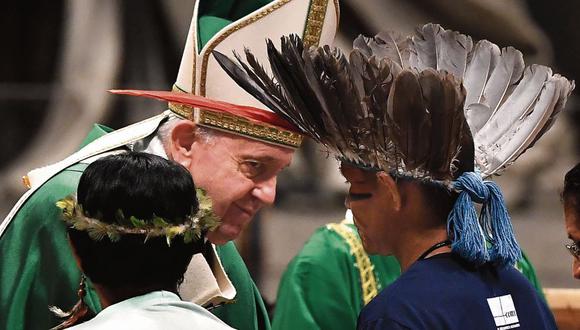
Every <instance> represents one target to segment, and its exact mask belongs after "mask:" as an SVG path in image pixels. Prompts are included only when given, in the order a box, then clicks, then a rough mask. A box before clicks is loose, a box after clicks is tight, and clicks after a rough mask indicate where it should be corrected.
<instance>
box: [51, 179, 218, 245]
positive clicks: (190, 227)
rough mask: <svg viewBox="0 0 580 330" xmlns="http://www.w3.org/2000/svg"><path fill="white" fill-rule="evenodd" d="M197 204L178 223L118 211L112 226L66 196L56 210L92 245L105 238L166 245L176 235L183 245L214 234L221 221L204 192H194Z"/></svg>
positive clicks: (58, 202) (174, 220)
mask: <svg viewBox="0 0 580 330" xmlns="http://www.w3.org/2000/svg"><path fill="white" fill-rule="evenodd" d="M196 194H197V199H198V201H199V210H198V211H197V212H194V211H193V210H192V212H191V213H190V214H188V215H187V216H185V217H184V218H181V219H173V221H168V219H165V218H163V217H160V216H156V215H153V217H152V218H151V219H146V220H145V219H139V218H137V217H135V216H129V217H127V216H125V215H124V214H123V211H121V210H118V211H117V212H116V214H115V222H114V223H107V222H104V221H101V220H99V216H97V217H89V216H88V215H87V214H86V213H85V212H84V210H83V207H82V205H81V204H79V203H78V202H77V199H76V197H75V196H74V195H69V196H67V197H65V198H63V199H61V200H59V201H57V202H56V206H57V207H58V208H59V209H60V210H61V211H62V219H63V221H64V222H65V223H66V224H67V225H68V226H70V227H71V228H74V229H76V230H79V231H86V232H87V233H88V235H89V237H90V238H91V239H93V240H95V241H100V240H102V239H103V238H104V237H105V236H107V237H108V238H109V239H110V240H111V242H117V241H118V240H120V239H121V236H122V235H130V234H132V235H144V236H145V242H147V240H148V239H149V238H150V237H160V236H165V238H166V240H167V245H171V240H172V239H173V238H174V237H175V236H178V235H182V236H183V241H184V242H185V243H190V242H192V241H196V240H199V239H201V237H202V235H203V234H205V233H206V232H208V231H213V230H215V229H216V228H217V227H218V226H219V225H220V219H219V217H218V216H217V215H215V213H214V212H213V209H212V202H211V199H210V198H209V196H207V194H206V192H205V191H204V190H203V189H199V188H198V189H196Z"/></svg>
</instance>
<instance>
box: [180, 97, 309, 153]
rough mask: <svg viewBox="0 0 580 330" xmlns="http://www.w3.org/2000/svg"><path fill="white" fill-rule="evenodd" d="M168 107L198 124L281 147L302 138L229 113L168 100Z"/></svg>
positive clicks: (292, 146) (292, 143)
mask: <svg viewBox="0 0 580 330" xmlns="http://www.w3.org/2000/svg"><path fill="white" fill-rule="evenodd" d="M173 90H174V91H179V92H183V90H181V89H180V88H179V87H177V86H173ZM169 109H170V110H171V111H173V112H174V113H176V114H178V115H179V116H181V117H183V118H186V119H189V120H191V121H193V122H194V123H196V124H198V125H200V126H204V127H208V128H212V129H216V130H220V131H224V132H226V133H231V134H236V135H241V136H244V137H247V138H250V139H254V140H258V141H261V142H267V143H271V144H275V145H279V146H283V147H290V148H299V147H300V145H301V144H302V140H303V139H304V136H303V135H301V134H299V133H296V132H292V131H289V130H286V129H283V128H281V127H277V126H273V125H268V124H266V123H259V122H256V121H252V120H249V119H247V118H244V117H241V116H236V115H233V114H229V113H223V112H217V111H210V110H205V109H200V108H194V107H190V106H188V105H183V104H179V103H174V102H169Z"/></svg>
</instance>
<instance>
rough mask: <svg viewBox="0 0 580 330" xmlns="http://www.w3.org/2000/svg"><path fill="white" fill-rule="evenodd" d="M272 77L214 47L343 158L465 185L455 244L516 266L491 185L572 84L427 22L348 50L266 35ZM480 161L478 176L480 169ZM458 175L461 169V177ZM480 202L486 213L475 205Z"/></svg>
mask: <svg viewBox="0 0 580 330" xmlns="http://www.w3.org/2000/svg"><path fill="white" fill-rule="evenodd" d="M267 49H268V59H269V62H270V63H269V64H270V69H271V73H272V75H273V77H271V76H270V74H268V73H267V71H266V70H265V69H264V68H263V67H262V66H261V64H260V63H258V62H257V61H256V60H255V57H254V55H253V54H252V53H251V51H249V50H247V49H246V50H245V58H246V61H244V60H243V59H242V58H241V56H239V55H238V54H234V55H235V57H236V59H237V62H238V63H235V62H233V61H232V60H230V59H229V58H228V57H227V56H225V55H223V54H220V53H217V52H214V56H215V57H216V59H217V61H218V63H219V64H220V65H221V66H222V68H223V69H224V70H225V71H226V72H227V73H228V74H229V75H230V76H231V77H232V78H233V79H234V80H235V81H236V82H237V83H238V84H239V85H240V86H241V87H242V88H244V89H245V90H246V91H247V92H249V93H250V94H251V95H253V96H254V97H256V98H257V99H258V100H260V101H261V102H262V103H264V104H265V105H266V106H268V107H269V108H270V109H272V110H274V111H275V112H276V113H278V114H279V115H280V116H282V117H283V118H284V119H286V120H287V121H289V122H291V123H292V124H294V125H295V126H296V127H298V128H299V129H300V130H302V131H303V132H305V133H306V134H308V135H310V136H311V137H312V138H313V139H314V140H316V141H318V142H320V143H322V144H323V145H325V146H326V147H327V148H329V149H330V151H332V152H334V153H336V154H337V155H338V156H339V157H340V158H341V159H343V160H347V161H350V162H352V163H355V164H356V165H358V166H361V167H372V168H377V169H381V170H385V171H388V172H390V173H395V174H397V175H405V176H412V177H414V178H420V179H425V180H429V181H436V182H444V183H446V184H447V186H448V187H449V188H450V189H453V190H455V191H456V192H458V193H459V196H458V199H457V201H456V203H455V205H454V207H453V209H452V211H451V212H450V214H449V217H448V219H447V226H448V233H449V237H450V239H451V240H452V250H453V251H455V252H457V253H459V254H460V255H462V256H463V257H464V258H466V259H467V260H469V261H471V262H474V263H477V264H479V263H483V262H487V261H494V262H498V263H500V264H514V263H515V261H516V260H517V259H518V258H520V256H521V254H520V250H519V247H518V244H517V242H516V240H515V236H514V234H513V229H512V226H511V223H510V218H509V214H508V213H507V209H506V207H505V203H504V201H503V196H502V194H501V190H500V189H499V187H498V186H497V185H496V184H495V183H493V182H491V181H483V180H482V177H488V176H490V175H492V174H495V173H498V172H499V171H501V170H502V169H505V168H506V167H507V166H509V165H510V164H512V163H513V162H514V161H515V160H516V159H517V158H518V157H519V156H520V155H521V154H522V153H523V152H524V151H526V150H527V149H528V148H530V147H531V146H533V144H534V143H535V142H536V141H537V140H538V139H539V138H540V137H541V136H542V135H543V134H544V133H545V132H546V131H547V130H548V129H549V128H550V126H551V125H552V124H553V122H554V120H555V118H556V116H557V115H558V114H559V112H560V111H561V110H562V108H563V107H564V105H565V103H566V99H567V97H568V96H569V95H570V93H571V91H572V90H573V89H574V82H571V81H568V80H567V79H566V78H564V77H562V76H560V75H557V74H552V71H551V70H550V68H548V67H545V66H541V65H532V66H530V67H527V68H526V67H525V65H524V62H523V56H522V54H521V53H520V52H519V51H518V50H516V49H514V48H512V47H507V48H504V49H501V50H500V49H499V47H497V46H496V45H494V44H492V43H491V42H489V41H486V40H482V41H479V42H477V43H475V45H474V43H473V41H472V39H471V38H470V37H469V36H466V35H463V34H460V33H458V32H455V31H450V30H445V29H443V28H442V27H441V26H439V25H435V24H427V25H424V26H422V27H420V28H419V29H417V31H416V33H415V35H413V36H411V37H408V38H403V37H401V36H399V35H397V34H396V33H394V32H386V33H380V34H378V35H377V36H375V37H374V38H365V37H362V36H361V37H359V38H357V39H356V40H355V41H354V49H353V51H352V52H351V53H350V54H349V55H348V56H346V55H344V54H343V53H342V52H341V51H340V50H339V49H336V48H332V47H329V46H323V47H318V48H314V47H312V48H309V49H305V48H304V46H303V43H302V41H301V40H300V39H299V38H298V37H296V36H290V37H283V38H282V42H281V49H280V51H279V50H278V49H276V47H274V45H273V43H272V42H271V41H268V47H267ZM474 166H475V167H476V168H477V172H474ZM459 174H461V175H460V176H459ZM474 202H476V203H481V204H482V209H481V215H480V216H479V217H478V215H477V212H476V209H475V207H474V205H473V203H474Z"/></svg>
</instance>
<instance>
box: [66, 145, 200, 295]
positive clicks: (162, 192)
mask: <svg viewBox="0 0 580 330" xmlns="http://www.w3.org/2000/svg"><path fill="white" fill-rule="evenodd" d="M77 199H78V203H79V204H80V205H82V207H83V210H84V212H85V215H87V216H90V217H94V218H98V219H99V220H100V221H102V222H107V223H113V222H115V221H116V220H115V214H117V213H118V210H121V211H122V212H123V214H124V216H125V217H126V218H128V217H130V216H135V217H136V218H138V219H143V220H149V219H152V218H153V217H154V216H159V217H162V218H164V219H165V220H166V221H168V222H175V221H176V220H177V219H183V218H184V217H185V216H186V215H188V214H190V213H191V212H192V211H193V212H196V211H197V210H198V207H199V205H198V201H197V198H196V193H195V185H194V183H193V179H192V178H191V175H190V174H189V172H188V171H187V169H185V168H184V167H183V166H181V165H179V164H177V163H175V162H172V161H168V160H166V159H163V158H161V157H159V156H155V155H151V154H146V153H137V152H128V153H123V154H118V155H112V156H107V157H104V158H101V159H99V160H97V161H95V162H93V163H92V164H90V165H89V166H88V167H87V168H86V170H85V171H84V173H83V175H82V176H81V178H80V182H79V186H78V190H77ZM68 234H69V239H70V241H71V243H72V245H73V246H74V249H75V251H76V253H77V255H78V257H79V259H80V262H81V266H82V269H83V271H84V273H85V274H86V275H87V277H89V278H90V279H91V281H93V282H94V283H97V284H101V285H104V286H107V287H109V288H113V289H114V288H120V287H124V288H135V289H138V288H151V287H156V286H159V288H166V287H170V288H171V287H176V285H177V284H179V283H181V281H182V280H183V274H184V273H185V271H186V269H187V266H188V264H189V262H190V260H191V257H192V256H193V254H195V253H197V252H200V251H201V248H202V243H200V242H191V243H188V244H186V243H184V241H183V237H182V236H177V237H175V238H173V239H172V240H171V246H168V244H167V242H166V238H165V237H151V238H149V239H148V240H147V242H144V240H145V237H144V236H143V235H137V234H135V235H133V234H125V235H122V236H121V238H120V240H119V241H117V242H112V241H110V240H109V239H108V237H104V238H103V239H102V240H100V241H95V240H93V239H91V238H90V237H89V236H88V234H87V232H86V231H78V230H75V229H72V228H69V229H68Z"/></svg>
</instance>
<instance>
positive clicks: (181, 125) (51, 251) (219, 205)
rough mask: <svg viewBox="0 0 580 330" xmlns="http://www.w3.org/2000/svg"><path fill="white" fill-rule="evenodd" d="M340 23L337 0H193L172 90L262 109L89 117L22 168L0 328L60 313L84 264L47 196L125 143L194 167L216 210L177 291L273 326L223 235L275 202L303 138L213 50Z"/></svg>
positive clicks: (311, 34) (51, 321)
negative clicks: (127, 120)
mask: <svg viewBox="0 0 580 330" xmlns="http://www.w3.org/2000/svg"><path fill="white" fill-rule="evenodd" d="M337 21H338V5H337V1H328V0H324V1H308V0H273V1H268V0H262V1H252V0H247V1H238V2H231V1H230V2H218V1H209V0H208V1H196V3H195V8H194V15H193V20H192V23H191V28H190V30H189V34H188V37H187V42H186V45H185V50H184V53H183V58H182V62H181V66H180V70H179V73H178V76H177V82H176V83H175V86H174V88H175V89H176V90H177V91H181V92H184V93H192V94H195V95H201V96H208V97H213V98H218V99H220V100H225V101H230V102H235V103H236V104H244V105H254V106H257V107H259V108H261V109H258V110H256V109H253V111H246V110H247V109H244V108H242V109H241V110H240V109H238V111H237V112H232V111H229V112H228V105H225V109H224V104H221V106H222V109H221V111H219V112H216V111H210V110H207V109H200V108H195V109H194V108H193V107H190V106H183V105H180V104H177V103H172V104H170V105H169V108H170V110H168V111H166V112H164V113H163V114H160V115H158V116H155V117H152V118H149V119H146V120H144V121H142V122H139V123H136V124H134V125H131V126H128V127H125V128H122V129H120V130H117V131H112V130H111V129H109V128H106V127H103V126H100V125H95V127H94V128H93V130H92V131H91V132H90V133H89V135H88V137H87V138H86V139H85V141H84V142H83V143H82V148H81V150H79V151H78V152H76V153H75V154H73V155H71V156H69V157H68V158H66V159H64V160H63V161H61V162H59V163H56V164H53V165H50V166H47V167H43V168H40V169H37V170H34V171H32V172H30V173H29V174H28V175H27V176H26V177H25V183H26V185H27V186H28V187H29V191H28V192H27V193H26V194H24V196H23V197H22V198H21V199H20V200H19V201H18V203H17V204H16V205H15V206H14V208H13V209H12V210H11V212H10V213H9V214H8V216H7V217H6V219H5V220H4V221H3V222H2V224H1V225H0V271H1V275H0V276H1V281H0V329H24V328H26V329H47V328H50V327H51V326H54V325H55V324H57V322H58V321H57V319H56V318H55V317H54V316H52V315H50V313H49V311H48V306H49V305H56V306H63V307H64V306H72V304H74V300H73V299H72V298H71V297H74V296H75V294H74V293H75V292H76V290H77V287H78V283H79V279H80V273H79V271H78V270H77V268H76V266H75V262H74V259H73V257H72V254H71V250H70V247H69V246H68V245H67V243H66V241H65V240H62V236H63V235H65V226H64V225H63V224H62V221H60V215H59V212H58V209H56V207H55V206H54V205H55V202H56V200H57V198H59V196H64V195H68V194H70V193H72V192H74V191H75V190H76V187H77V183H78V180H79V177H80V175H81V174H82V172H83V170H84V169H85V168H86V167H87V165H88V164H89V163H91V162H92V161H94V160H95V159H98V158H100V157H103V156H105V155H108V154H111V153H116V152H123V151H125V150H135V151H145V152H148V153H152V154H156V155H160V156H163V157H167V158H170V159H173V160H175V161H177V162H179V163H180V164H182V165H183V166H185V167H186V168H188V169H190V170H191V171H192V175H193V177H194V180H195V182H196V184H198V185H199V186H200V187H201V188H204V189H205V190H206V191H207V192H208V194H209V195H210V197H212V200H213V203H214V210H215V212H216V213H217V214H218V215H219V216H220V217H221V218H222V225H221V226H220V227H219V228H218V229H217V230H216V231H215V232H213V233H211V234H209V235H208V238H209V240H210V241H211V242H212V243H214V244H216V245H218V246H216V251H217V256H214V262H210V263H209V264H208V263H207V262H205V259H204V258H195V257H194V259H193V262H192V264H191V265H190V267H189V269H188V271H187V273H186V276H185V281H184V283H183V285H182V287H181V290H182V291H181V295H182V297H183V298H184V299H187V300H190V301H193V302H195V303H197V304H200V305H205V306H210V305H214V306H215V305H219V304H222V303H223V302H226V301H227V302H230V303H229V304H226V305H224V306H221V307H217V308H215V309H213V310H212V311H213V312H214V314H216V315H217V316H218V317H220V318H221V319H222V320H223V321H225V322H226V323H227V324H228V325H230V326H232V327H234V328H237V329H258V328H266V329H267V328H269V327H270V324H269V320H268V316H267V314H266V311H265V308H264V304H263V301H262V299H261V297H260V294H259V292H258V290H257V288H256V286H255V284H254V282H253V281H252V279H251V278H250V276H249V273H248V271H247V269H246V267H245V265H244V263H243V261H242V259H241V258H240V256H239V254H238V252H237V251H236V249H235V247H234V245H233V243H231V242H230V241H231V240H232V239H234V238H236V237H237V236H238V235H239V233H240V231H241V230H242V229H243V228H244V227H245V226H246V225H247V224H248V222H249V221H250V220H251V219H252V217H253V216H254V214H255V213H256V212H257V211H258V210H259V209H260V208H261V207H263V206H264V205H268V204H271V203H272V202H273V200H274V196H275V187H276V176H277V174H278V173H279V171H280V170H282V169H283V168H284V167H286V166H288V165H289V164H290V161H291V159H292V155H293V153H294V150H295V148H297V147H298V146H299V144H300V140H301V136H300V135H299V134H297V133H296V132H295V131H293V129H292V126H291V125H288V124H287V123H285V122H284V121H283V120H281V119H280V118H278V117H277V116H276V115H274V114H273V113H271V112H269V111H267V110H265V107H264V106H263V105H260V104H259V102H257V101H256V100H255V99H253V98H251V97H250V96H249V95H248V94H246V93H245V92H244V91H242V90H240V89H239V88H238V87H237V86H235V84H234V83H233V82H231V81H230V79H229V78H228V77H227V75H226V74H225V73H223V72H221V70H220V69H219V67H218V65H217V63H216V62H215V60H214V59H213V58H212V57H211V52H212V51H213V50H220V51H222V52H231V51H232V50H236V51H238V52H241V51H243V46H244V45H246V46H247V45H259V46H258V47H260V46H261V47H262V48H263V46H262V45H263V40H264V38H278V37H279V36H280V35H283V34H287V33H299V34H300V35H302V36H303V37H304V38H305V40H309V41H308V42H309V43H310V44H312V45H316V44H318V43H319V42H322V43H329V42H331V41H332V39H333V37H334V33H335V31H336V28H337ZM184 95H190V94H184ZM210 103H211V102H210ZM234 107H235V106H233V105H232V106H231V108H234ZM224 111H225V113H224ZM193 263H195V264H193ZM188 279H194V280H192V281H188ZM230 281H231V282H230ZM192 283H195V285H192ZM232 284H233V285H232ZM87 291H88V292H87V304H88V305H89V306H90V308H91V309H93V311H95V312H98V311H99V310H100V309H101V306H100V305H99V301H98V299H97V296H96V294H95V292H94V290H93V289H92V287H91V285H90V283H89V284H88V286H87Z"/></svg>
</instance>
